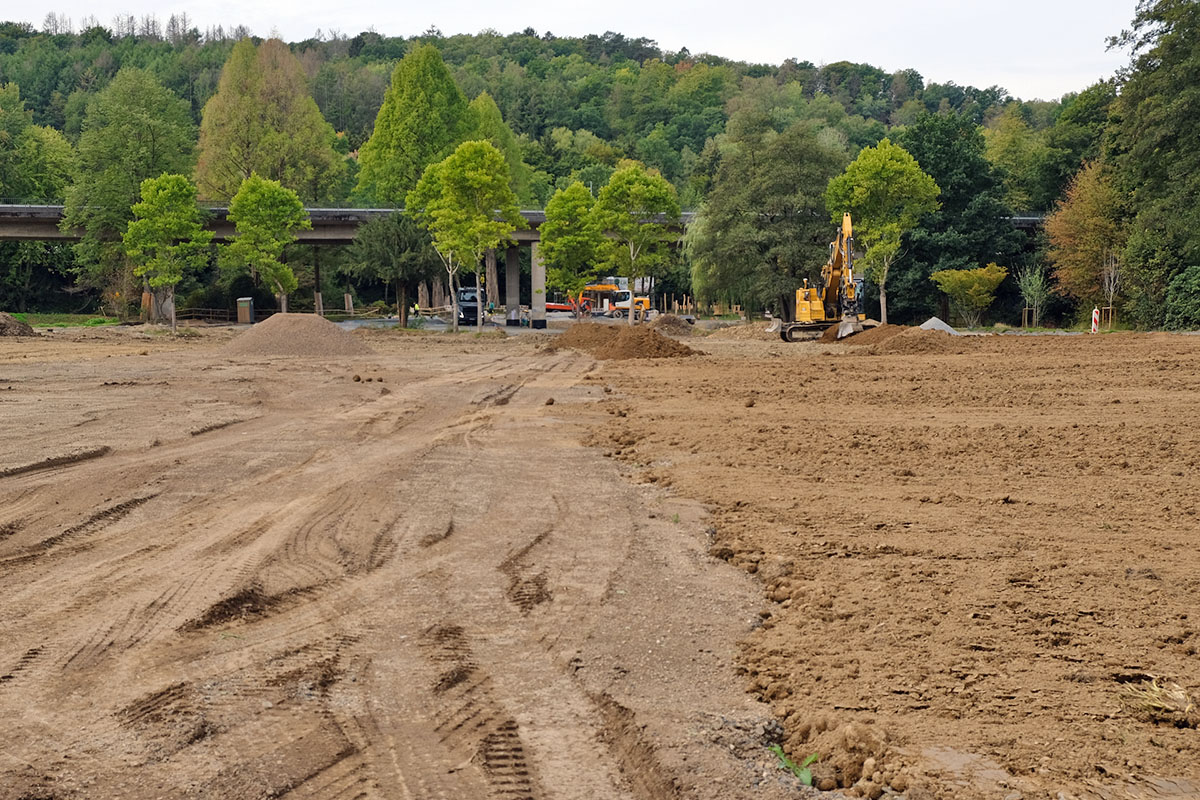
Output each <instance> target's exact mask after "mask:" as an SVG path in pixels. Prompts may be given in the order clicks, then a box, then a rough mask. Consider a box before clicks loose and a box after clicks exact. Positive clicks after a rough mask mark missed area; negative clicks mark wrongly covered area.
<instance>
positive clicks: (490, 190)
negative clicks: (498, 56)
mask: <svg viewBox="0 0 1200 800" xmlns="http://www.w3.org/2000/svg"><path fill="white" fill-rule="evenodd" d="M508 180H509V175H508V164H506V163H505V161H504V156H503V155H502V154H501V153H500V151H499V150H497V149H496V148H495V147H494V146H493V145H492V144H491V143H490V142H463V143H462V144H460V145H459V146H458V147H457V148H456V149H455V151H454V152H453V153H451V154H450V155H449V156H447V157H446V158H445V159H444V160H442V161H439V162H438V163H436V164H431V165H430V166H429V167H427V168H426V170H425V174H423V175H422V176H421V180H420V181H419V182H418V183H417V186H416V188H415V189H413V190H412V191H411V192H409V193H408V197H407V199H406V206H407V209H408V213H410V214H412V215H414V216H415V217H416V219H417V220H418V221H419V222H420V223H421V224H422V225H423V226H424V227H425V228H426V229H427V230H428V231H429V233H430V235H431V236H432V237H433V246H434V249H436V250H437V253H438V255H439V256H440V257H441V259H442V263H443V265H444V266H445V268H446V272H447V275H448V277H449V279H450V291H451V293H452V294H453V295H454V309H453V312H454V329H455V330H456V331H457V330H458V296H457V292H456V291H455V276H456V275H457V273H458V270H459V269H460V268H461V267H462V266H463V265H469V266H471V268H472V269H473V270H474V271H475V287H476V294H475V302H476V303H477V308H478V311H477V313H476V315H475V318H476V319H475V324H476V327H477V328H478V329H479V330H482V329H483V313H484V304H483V294H482V291H481V288H482V287H481V286H480V284H481V281H480V279H479V273H480V270H481V268H482V264H483V256H484V253H486V252H487V251H488V250H489V249H491V248H495V247H498V246H499V245H500V244H501V243H503V242H506V241H508V240H509V238H510V236H511V235H512V232H513V231H515V230H516V229H517V228H519V227H522V226H524V225H525V220H524V219H523V218H522V217H521V211H520V209H519V208H518V207H517V196H516V195H515V194H513V191H512V188H511V187H510V186H509V185H508Z"/></svg>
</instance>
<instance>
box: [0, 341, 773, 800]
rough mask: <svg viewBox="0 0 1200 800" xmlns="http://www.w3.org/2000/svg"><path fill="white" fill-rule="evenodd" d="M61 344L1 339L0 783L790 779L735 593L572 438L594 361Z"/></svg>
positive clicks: (516, 789) (694, 787)
mask: <svg viewBox="0 0 1200 800" xmlns="http://www.w3.org/2000/svg"><path fill="white" fill-rule="evenodd" d="M54 337H57V338H58V339H59V340H60V341H55V340H54V338H49V339H46V338H44V339H40V340H37V341H24V342H15V341H11V340H8V341H6V340H0V434H2V435H0V576H2V580H0V720H3V721H4V723H3V737H4V741H5V744H4V747H3V750H2V751H0V798H14V799H15V798H29V799H32V798H35V797H36V798H51V797H53V798H143V797H145V798H149V797H212V798H233V797H236V798H257V797H264V798H265V797H288V798H303V797H320V798H398V797H399V798H438V797H442V798H465V797H471V798H484V797H497V798H618V797H633V798H668V797H675V796H695V797H712V798H716V797H744V796H750V795H754V796H761V797H783V796H795V794H794V792H795V791H796V783H795V781H794V780H791V779H790V778H787V779H785V778H784V777H782V775H783V774H782V773H781V772H780V771H779V770H778V769H776V767H775V765H774V764H773V763H772V761H771V757H770V756H769V754H768V753H767V752H766V750H765V749H764V746H765V744H766V743H767V742H768V741H769V740H770V739H771V738H772V736H773V735H774V733H773V730H774V729H773V723H772V722H771V718H770V715H769V713H768V711H769V710H768V709H767V707H766V706H765V705H763V704H761V703H759V702H758V701H757V700H755V699H754V698H752V697H750V696H749V695H747V694H745V693H744V691H743V690H742V686H741V679H740V678H738V677H737V676H736V675H735V672H734V670H735V667H736V663H735V662H736V659H737V650H736V643H737V642H738V641H739V640H741V639H743V638H744V637H745V636H747V635H748V634H749V633H750V631H751V630H752V629H753V628H754V627H756V626H757V624H759V623H760V622H761V618H760V617H759V616H758V611H759V609H760V607H761V603H762V600H761V592H760V590H759V588H758V587H757V586H756V584H755V583H754V582H753V581H752V580H751V579H750V578H748V577H747V576H746V575H745V573H744V572H742V571H740V570H737V569H734V568H733V567H731V566H729V565H728V564H725V563H724V562H722V561H720V560H718V559H714V558H712V557H711V556H710V555H709V554H708V552H707V549H708V544H709V542H708V539H707V537H706V534H705V528H706V526H707V525H708V522H707V521H706V520H705V518H704V517H703V511H702V509H701V507H700V506H699V505H698V504H697V503H695V502H693V501H687V500H682V499H676V498H673V497H671V496H669V495H668V494H667V493H665V492H663V491H662V490H661V489H660V488H658V487H655V486H653V485H645V484H639V483H636V482H634V481H633V480H631V479H630V478H629V476H628V475H627V474H625V473H627V472H628V471H629V470H628V468H627V467H625V466H623V465H621V464H619V463H617V462H614V461H612V460H610V459H605V458H603V457H602V455H601V454H600V453H599V452H598V451H596V450H593V449H589V448H587V447H585V446H583V445H582V444H581V440H582V439H583V438H585V431H586V429H587V427H588V426H593V425H602V424H604V421H605V420H606V419H607V415H606V414H605V413H604V412H603V411H602V410H601V405H602V403H601V402H600V401H601V400H602V399H603V398H604V397H605V396H606V395H605V392H604V389H603V387H602V385H601V384H600V383H598V382H596V381H593V380H586V378H587V376H588V373H589V372H590V371H592V370H593V369H594V362H592V361H591V360H590V359H589V358H587V357H585V356H581V355H578V354H575V353H572V352H569V351H568V352H561V353H546V352H543V351H541V350H539V349H538V347H537V345H536V339H521V340H506V341H484V342H475V341H466V342H462V341H447V340H446V339H447V337H442V339H437V340H435V339H428V338H425V339H406V338H403V337H399V338H395V337H393V338H389V337H386V336H375V337H373V338H371V343H372V345H373V346H374V348H375V349H376V351H377V353H378V355H375V356H364V357H359V358H353V359H329V360H323V361H310V360H303V359H288V358H269V359H268V358H263V359H253V358H245V357H239V358H237V359H233V358H230V357H228V356H226V355H224V354H223V353H222V351H221V349H220V346H221V344H222V341H223V340H224V339H227V338H228V334H221V333H218V334H214V335H206V336H202V337H200V338H199V339H198V340H194V341H193V340H183V341H176V340H170V339H169V338H165V337H147V336H143V335H141V334H130V333H122V332H94V333H77V334H55V335H54ZM89 337H92V338H89ZM63 339H66V340H69V341H61V340H63ZM551 399H553V404H552V405H551V404H549V401H550V400H551ZM567 417H569V419H568V418H567Z"/></svg>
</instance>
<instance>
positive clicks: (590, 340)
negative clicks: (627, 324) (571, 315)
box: [550, 322, 617, 352]
mask: <svg viewBox="0 0 1200 800" xmlns="http://www.w3.org/2000/svg"><path fill="white" fill-rule="evenodd" d="M616 337H617V329H616V328H615V327H614V326H612V325H601V324H600V323H598V322H579V323H576V324H574V325H572V326H571V327H570V328H568V329H567V332H566V333H564V334H563V335H562V336H559V337H558V338H557V339H555V340H554V341H553V342H551V344H550V346H551V348H553V349H555V350H558V349H560V348H563V347H574V348H575V349H576V350H587V351H589V352H590V351H592V350H594V349H596V348H597V347H603V346H604V345H606V344H609V343H610V342H612V340H613V339H615V338H616Z"/></svg>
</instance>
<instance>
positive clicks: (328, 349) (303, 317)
mask: <svg viewBox="0 0 1200 800" xmlns="http://www.w3.org/2000/svg"><path fill="white" fill-rule="evenodd" d="M225 352H226V353H229V354H232V355H241V356H315V357H324V356H362V355H370V354H371V353H373V352H374V351H373V350H371V348H370V347H367V345H365V344H363V343H362V342H360V341H359V340H358V339H355V338H354V337H353V336H351V335H350V333H349V332H347V331H344V330H342V329H341V328H339V327H338V326H337V325H334V324H333V323H332V322H330V321H329V320H327V319H325V318H323V317H318V316H315V315H313V314H275V315H273V316H271V317H268V318H267V320H266V321H265V322H260V323H259V324H257V325H255V326H254V327H253V328H251V329H250V330H248V331H246V332H245V333H243V334H242V335H241V336H239V337H237V338H236V339H234V340H233V341H232V342H230V343H229V344H228V345H227V346H226V348H225Z"/></svg>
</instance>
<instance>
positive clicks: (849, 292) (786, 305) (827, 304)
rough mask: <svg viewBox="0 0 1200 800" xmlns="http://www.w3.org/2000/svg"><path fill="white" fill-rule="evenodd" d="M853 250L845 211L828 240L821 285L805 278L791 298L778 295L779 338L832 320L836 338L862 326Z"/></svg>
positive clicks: (796, 336)
mask: <svg viewBox="0 0 1200 800" xmlns="http://www.w3.org/2000/svg"><path fill="white" fill-rule="evenodd" d="M853 251H854V226H853V224H852V223H851V221H850V215H849V214H846V215H844V216H843V217H842V227H841V228H840V229H839V230H838V233H837V238H836V239H834V240H833V241H832V242H830V244H829V261H828V263H826V264H825V266H824V267H822V268H821V285H820V286H809V285H808V279H807V278H805V279H804V286H803V287H801V288H799V289H797V290H796V297H795V299H794V301H793V299H792V298H791V297H789V296H788V295H783V296H782V297H781V298H780V306H781V309H782V319H781V320H780V323H779V338H781V339H783V340H784V341H785V342H795V341H798V340H799V339H800V338H801V334H802V333H803V332H805V331H813V330H823V329H825V328H828V327H830V323H832V322H837V323H838V332H837V338H839V339H844V338H845V337H847V336H849V335H850V334H852V333H858V332H860V331H861V330H862V329H863V325H862V323H863V320H864V319H866V314H864V313H863V308H862V292H863V279H862V278H856V277H855V276H854V252H853Z"/></svg>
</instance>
